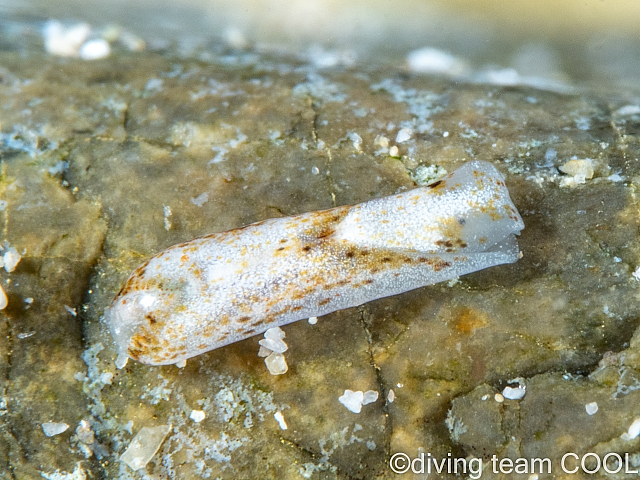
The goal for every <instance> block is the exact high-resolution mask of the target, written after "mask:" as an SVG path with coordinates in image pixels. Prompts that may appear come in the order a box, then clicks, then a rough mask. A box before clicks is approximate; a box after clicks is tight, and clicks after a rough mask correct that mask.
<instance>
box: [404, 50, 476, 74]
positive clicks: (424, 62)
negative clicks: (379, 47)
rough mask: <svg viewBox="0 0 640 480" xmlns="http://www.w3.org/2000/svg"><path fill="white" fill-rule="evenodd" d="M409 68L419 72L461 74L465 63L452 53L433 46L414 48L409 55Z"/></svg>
mask: <svg viewBox="0 0 640 480" xmlns="http://www.w3.org/2000/svg"><path fill="white" fill-rule="evenodd" d="M407 65H408V66H409V70H411V71H412V72H418V73H440V74H446V75H459V74H461V73H462V72H464V70H465V64H464V62H462V61H461V60H459V59H458V58H456V57H454V56H453V55H451V54H450V53H447V52H443V51H442V50H438V49H436V48H432V47H426V48H420V49H418V50H413V51H411V52H409V54H408V55H407Z"/></svg>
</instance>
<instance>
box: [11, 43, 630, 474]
mask: <svg viewBox="0 0 640 480" xmlns="http://www.w3.org/2000/svg"><path fill="white" fill-rule="evenodd" d="M0 66H1V70H0V71H1V72H2V77H1V83H0V160H1V161H2V178H1V179H0V200H3V201H6V202H7V205H6V208H5V209H4V210H2V212H0V215H1V220H2V225H3V237H2V240H5V239H6V240H7V241H8V242H9V243H10V245H11V246H15V247H16V248H17V249H18V251H19V252H23V251H25V253H24V254H23V260H22V262H21V263H20V264H19V265H18V268H17V269H16V271H15V272H13V273H10V274H7V273H6V272H4V271H1V272H0V279H1V281H2V285H3V288H5V290H6V291H7V294H8V296H9V307H8V308H7V309H6V310H4V311H3V312H2V313H0V319H1V323H0V329H1V330H2V332H1V333H2V335H1V336H0V348H1V349H2V352H3V355H2V356H1V357H0V358H1V359H0V368H1V370H2V379H3V380H2V382H3V384H2V390H3V397H2V399H3V403H2V404H1V405H0V406H1V408H0V438H1V440H0V470H3V472H2V473H1V474H0V478H38V477H39V475H40V473H39V472H45V473H51V472H54V471H55V470H56V469H60V471H64V472H72V471H74V469H75V468H77V466H76V465H77V462H82V464H81V468H82V469H84V471H86V472H87V474H88V473H89V472H90V473H91V475H92V476H93V478H123V479H125V478H142V476H141V473H140V472H138V473H135V474H134V473H133V472H132V471H131V470H130V469H128V467H127V466H125V465H122V464H120V462H118V456H119V455H120V454H121V453H122V452H123V451H124V450H125V449H126V446H127V444H128V443H129V441H130V440H131V438H132V437H133V435H135V433H136V432H137V431H139V430H140V428H142V427H145V426H149V427H151V426H157V425H166V424H171V425H172V426H173V429H172V432H171V433H170V435H169V437H168V438H167V440H166V441H165V443H164V444H163V446H162V447H161V449H160V452H159V453H158V455H156V456H155V457H154V460H153V461H152V462H151V463H149V464H148V465H147V467H146V469H144V470H142V471H141V472H142V473H145V472H146V474H149V475H152V474H153V475H158V476H159V477H157V478H164V477H165V476H169V477H172V478H184V479H191V478H225V479H226V478H229V479H231V478H285V479H286V478H291V479H295V478H301V477H303V478H314V479H320V478H322V479H325V478H326V479H332V478H339V479H346V478H350V479H352V478H395V476H396V475H395V474H394V473H393V472H392V471H391V470H390V468H389V465H388V460H389V457H390V456H391V455H392V454H393V453H396V452H406V453H408V454H409V455H415V454H416V453H417V452H418V449H422V450H423V451H428V452H430V453H431V454H432V455H434V456H436V457H438V458H441V457H443V456H446V455H447V453H452V454H453V455H454V456H456V457H464V456H466V455H476V456H481V457H482V458H483V459H484V460H485V461H486V460H488V459H489V458H490V457H491V455H493V454H496V455H498V456H501V457H507V456H508V457H510V458H516V457H520V456H524V457H527V456H543V457H550V458H552V459H554V462H555V461H557V459H558V458H559V457H561V456H562V454H563V453H565V452H567V451H575V452H577V453H582V452H586V451H595V450H597V451H599V452H603V453H607V452H611V451H616V452H630V453H634V452H636V453H637V452H638V451H639V448H640V445H639V443H638V442H640V440H638V439H636V440H634V441H630V442H625V441H624V440H622V439H620V438H619V437H620V435H621V434H622V433H624V432H625V431H626V430H627V428H628V427H629V425H630V424H631V423H632V422H633V420H634V418H636V417H638V416H640V410H639V409H638V405H640V402H639V401H638V400H639V399H640V392H638V390H639V389H640V361H639V360H638V359H639V358H640V353H639V350H638V342H639V340H638V334H637V333H636V337H635V339H634V340H633V341H632V337H633V335H634V331H636V329H637V328H638V326H639V325H640V304H639V303H638V299H639V296H638V294H639V288H640V282H639V281H638V280H637V279H636V278H634V277H633V276H632V272H634V270H635V269H636V267H637V266H638V264H639V263H640V246H639V243H638V233H639V227H640V218H639V217H638V206H639V205H638V200H637V198H636V188H637V187H636V185H638V182H640V176H639V173H640V163H639V162H638V156H639V155H638V154H639V150H640V142H639V141H638V137H637V134H638V132H639V131H640V116H639V115H638V114H637V113H636V114H633V113H625V110H619V109H620V108H621V107H624V106H626V105H629V104H631V105H638V101H637V98H636V97H633V96H632V95H631V94H629V96H628V97H626V96H624V95H623V94H619V93H618V94H613V93H598V94H595V93H589V92H580V93H575V94H561V93H555V92H553V91H541V90H534V89H531V88H524V87H522V88H514V87H512V88H504V87H498V86H493V85H470V84H454V83H449V82H447V81H444V80H440V79H434V78H430V77H419V76H407V75H406V74H404V73H402V72H396V71H390V70H366V69H362V68H360V69H352V70H325V71H316V70H315V69H314V68H312V67H309V66H308V65H305V64H300V63H296V62H295V61H288V60H286V59H281V58H269V57H261V56H257V55H248V54H239V55H232V56H226V57H219V58H217V57H216V58H213V59H211V60H210V61H209V62H201V61H195V60H184V59H175V58H174V59H170V58H165V57H163V56H160V55H155V54H150V53H145V54H140V55H117V56H114V57H112V58H110V59H107V60H103V61H97V62H92V63H88V62H81V61H76V60H66V61H62V60H56V59H53V58H49V57H42V58H38V57H37V56H30V57H28V58H27V59H25V58H21V57H18V56H16V55H14V54H10V53H0ZM628 111H629V110H627V112H628ZM400 128H412V129H413V130H414V134H413V136H412V139H411V140H409V141H408V142H404V143H402V144H399V145H397V146H398V148H399V154H398V157H397V158H392V157H389V156H387V155H386V154H379V155H376V152H377V151H378V150H379V146H378V145H374V140H375V138H376V136H378V135H386V136H387V137H388V138H389V140H390V144H391V145H394V143H395V142H394V140H395V138H396V134H397V132H398V130H399V129H400ZM445 132H448V133H447V134H446V135H445ZM353 133H356V134H357V135H359V137H360V138H361V139H362V143H361V144H360V143H359V142H358V141H357V137H355V136H354V135H351V134H353ZM354 139H356V141H354ZM551 150H553V151H555V156H554V154H553V152H551ZM574 156H575V157H576V158H578V159H585V158H589V159H591V160H592V162H593V165H594V170H595V177H594V178H593V179H592V180H587V182H586V184H584V185H578V186H576V187H575V188H561V187H560V179H561V178H562V175H561V174H560V173H559V172H558V170H557V167H559V166H560V165H562V164H563V163H565V162H566V161H568V160H569V159H570V158H572V157H574ZM470 159H482V160H487V161H491V162H493V163H494V164H495V165H496V166H497V167H498V168H499V169H500V170H501V171H502V172H503V173H504V174H505V176H506V181H507V185H508V186H509V189H510V191H511V194H512V197H513V199H514V201H515V203H516V205H517V206H518V208H519V210H520V212H521V214H522V216H523V218H524V221H525V224H526V229H525V230H524V231H523V233H522V235H521V238H520V246H521V249H522V251H523V253H524V256H523V258H522V259H521V260H520V261H519V262H517V263H516V264H513V265H505V266H500V267H495V268H492V269H489V270H484V271H481V272H477V273H474V274H471V275H468V276H465V277H463V278H461V279H460V281H459V282H458V283H453V282H452V283H450V284H440V285H435V286H432V287H427V288H423V289H419V290H415V291H412V292H407V293H406V294H402V295H398V296H395V297H391V298H386V299H381V300H378V301H375V302H371V303H369V304H366V305H363V306H361V307H357V308H352V309H348V310H344V311H341V312H336V313H334V314H331V315H327V316H325V317H322V318H320V319H319V321H318V323H317V324H316V325H309V324H308V323H307V322H304V321H302V322H298V323H295V324H292V325H289V326H286V327H284V330H285V331H286V334H287V337H286V342H287V344H288V345H289V350H288V351H287V352H286V353H285V356H286V359H287V363H288V365H289V371H288V372H287V373H286V374H285V375H282V376H271V375H269V373H268V371H267V369H266V366H265V364H264V361H263V359H262V358H259V357H258V356H257V352H258V349H259V345H258V340H259V338H260V337H254V338H250V339H248V340H246V341H243V342H239V343H236V344H233V345H230V346H227V347H225V348H223V349H219V350H217V351H213V352H210V353H208V354H205V355H202V356H200V357H198V358H195V359H192V360H190V361H188V362H187V366H186V367H185V368H184V369H178V368H176V367H174V366H166V367H149V366H145V365H141V364H137V363H135V362H130V363H129V364H128V365H127V366H126V367H125V368H124V369H122V370H116V369H115V366H114V363H113V360H114V358H115V351H114V346H113V343H112V340H111V338H110V335H109V333H108V332H107V331H106V329H105V328H104V326H103V325H102V324H101V322H100V317H101V315H102V312H103V310H104V308H105V307H106V306H107V305H108V303H109V302H110V300H111V299H112V298H113V296H114V294H115V293H116V292H117V291H118V289H119V287H120V285H121V284H122V282H123V281H124V280H125V279H126V278H127V276H128V275H129V274H130V272H131V271H132V270H133V269H134V268H136V267H137V266H138V265H139V264H140V263H142V261H143V260H144V259H146V258H148V257H149V256H150V255H152V254H155V253H157V252H159V251H160V250H162V249H164V248H166V247H168V246H170V245H172V244H174V243H178V242H182V241H186V240H189V239H191V238H193V237H196V236H199V235H203V234H207V233H211V232H215V231H221V230H225V229H230V228H235V227H239V226H242V225H245V224H247V223H251V222H255V221H259V220H262V219H265V218H271V217H278V216H285V215H293V214H297V213H302V212H306V211H312V210H318V209H323V208H328V207H332V206H335V205H343V204H349V203H356V202H360V201H364V200H368V199H371V198H374V197H379V196H384V195H389V194H392V193H394V192H397V191H399V190H400V189H407V188H412V187H413V186H414V183H413V182H412V180H411V176H410V174H411V173H412V172H413V171H414V170H415V168H417V167H418V166H419V165H421V164H424V165H432V164H437V165H440V166H442V167H444V168H445V169H447V170H448V171H453V170H454V169H455V168H456V167H457V166H459V165H461V164H462V163H463V162H465V161H467V160H470ZM59 162H68V163H62V164H61V163H59ZM314 167H315V168H316V169H317V173H315V172H316V170H315V169H314ZM612 174H618V175H619V176H620V177H621V179H620V180H618V179H617V177H613V179H609V178H608V177H609V176H610V175H612ZM203 193H207V196H208V200H207V201H206V202H205V203H203V204H202V206H200V207H199V206H197V205H196V204H195V203H194V202H192V201H191V199H195V198H197V197H199V196H200V195H201V194H203ZM169 212H170V214H169ZM8 280H10V283H7V281H8ZM27 297H33V298H34V302H33V304H31V306H30V307H29V308H27V304H25V302H24V299H25V298H27ZM65 305H67V306H68V307H70V308H76V310H77V312H78V315H77V316H76V317H74V316H72V315H71V314H70V313H69V312H68V311H67V310H66V309H65V307H64V306H65ZM28 331H35V332H36V333H35V334H34V335H32V336H30V337H28V338H24V339H19V338H18V337H17V335H18V334H19V333H24V332H28ZM608 352H617V353H614V354H611V353H608ZM599 364H600V366H599ZM78 372H79V373H78ZM105 373H107V374H112V375H113V377H112V378H111V376H110V375H105ZM515 377H523V378H524V379H525V383H526V385H527V393H526V395H525V397H524V399H522V400H521V401H509V400H507V401H505V402H504V404H497V403H496V402H495V400H494V399H493V395H494V394H495V393H497V392H499V391H501V390H502V388H504V386H506V385H507V384H508V382H509V381H510V380H512V379H513V378H515ZM346 389H351V390H362V391H366V390H376V391H379V392H380V398H379V400H378V401H376V402H375V403H372V404H370V405H365V406H364V407H363V409H362V412H361V413H360V414H354V413H352V412H349V411H348V410H347V409H346V408H344V407H343V406H342V405H341V404H340V403H339V402H338V397H339V396H341V395H342V394H343V392H344V390H346ZM390 389H393V390H394V393H395V401H394V402H393V403H390V404H387V403H385V401H384V399H386V398H387V394H388V392H389V390H390ZM485 395H489V398H488V399H486V400H482V398H483V397H484V396H485ZM593 401H597V402H598V405H599V407H600V409H599V411H598V413H597V414H596V415H594V416H588V415H587V414H586V412H585V408H584V405H585V404H586V403H590V402H593ZM193 409H196V410H203V411H204V412H205V414H206V418H205V420H203V421H202V422H200V423H197V424H196V423H194V422H193V421H192V420H190V419H189V415H190V412H191V410H193ZM278 411H280V412H282V415H283V416H284V419H285V420H286V423H287V425H288V429H287V430H281V429H280V427H279V425H278V422H277V421H276V420H275V419H274V417H273V415H274V413H276V412H278ZM83 419H84V420H86V421H88V422H89V424H90V425H91V429H92V431H93V432H95V441H94V442H91V441H90V440H91V439H90V438H89V439H87V437H86V436H85V435H78V434H76V433H75V429H76V427H77V426H78V424H79V422H80V420H83ZM46 421H56V422H66V423H68V424H69V425H72V428H70V429H69V430H67V431H66V432H64V433H63V434H61V435H58V436H56V437H51V438H47V437H45V436H44V434H43V433H42V429H41V428H40V425H41V423H42V422H46ZM129 422H132V423H129ZM556 466H557V464H556ZM148 478H151V477H148ZM154 478H156V477H154ZM430 478H431V477H430ZM434 478H437V477H434ZM483 478H491V477H490V476H489V473H487V474H486V476H483Z"/></svg>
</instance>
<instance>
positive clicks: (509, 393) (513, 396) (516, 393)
mask: <svg viewBox="0 0 640 480" xmlns="http://www.w3.org/2000/svg"><path fill="white" fill-rule="evenodd" d="M525 393H527V390H526V387H525V386H524V385H518V386H517V387H515V388H512V387H505V388H504V390H502V396H503V397H504V398H508V399H509V400H520V399H522V398H523V397H524V395H525Z"/></svg>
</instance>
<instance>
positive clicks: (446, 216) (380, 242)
mask: <svg viewBox="0 0 640 480" xmlns="http://www.w3.org/2000/svg"><path fill="white" fill-rule="evenodd" d="M523 228H524V224H523V222H522V219H521V218H520V215H519V214H518V211H517V210H516V208H515V206H514V205H513V203H512V201H511V199H510V198H509V192H508V190H507V188H506V186H505V183H504V178H503V177H502V175H501V174H500V173H499V172H498V171H497V170H496V168H495V167H494V166H493V165H491V164H490V163H486V162H479V161H474V162H469V163H466V164H464V165H463V166H462V167H460V168H459V169H457V170H456V171H454V172H453V173H451V174H449V175H448V176H446V177H445V178H443V179H441V180H439V181H438V182H436V183H433V184H431V185H429V186H425V187H419V188H416V189H414V190H409V191H405V192H402V193H399V194H396V195H392V196H389V197H383V198H377V199H374V200H370V201H368V202H364V203H361V204H359V205H352V206H341V207H336V208H332V209H330V210H324V211H319V212H311V213H305V214H302V215H297V216H294V217H284V218H274V219H270V220H265V221H262V222H258V223H254V224H252V225H248V226H246V227H243V228H239V229H236V230H230V231H227V232H221V233H214V234H211V235H207V236H205V237H201V238H196V239H194V240H192V241H190V242H186V243H183V244H180V245H175V246H173V247H170V248H168V249H166V250H165V251H163V252H161V253H160V254H158V255H156V256H155V257H153V258H151V259H149V260H148V261H147V262H146V263H144V264H143V265H142V266H140V267H139V268H138V269H137V270H136V271H135V272H134V273H133V274H132V275H131V277H130V278H129V279H128V280H127V282H126V283H125V285H124V286H123V288H122V289H121V291H120V293H118V294H117V295H116V297H115V299H114V300H113V302H112V304H111V306H110V307H109V308H108V309H107V310H106V311H105V321H106V323H107V324H108V325H109V327H110V329H111V332H112V334H113V337H114V339H115V340H116V343H117V345H118V348H119V351H120V353H123V354H126V355H127V356H129V357H130V358H133V359H135V360H138V361H140V362H143V363H147V364H151V365H170V364H175V363H176V362H179V361H181V360H184V359H187V358H191V357H194V356H196V355H199V354H201V353H204V352H207V351H209V350H212V349H214V348H218V347H222V346H224V345H227V344H229V343H232V342H236V341H239V340H243V339H245V338H248V337H250V336H253V335H257V334H260V333H262V332H265V331H266V330H268V329H269V328H273V327H276V326H281V325H285V324H288V323H291V322H294V321H297V320H301V319H307V318H309V317H317V316H320V315H326V314H327V313H331V312H334V311H336V310H340V309H344V308H348V307H353V306H357V305H362V304H363V303H366V302H369V301H371V300H374V299H377V298H382V297H386V296H389V295H396V294H398V293H402V292H406V291H408V290H412V289H414V288H418V287H422V286H425V285H431V284H434V283H438V282H443V281H448V280H450V279H452V278H455V277H458V276H460V275H464V274H467V273H471V272H475V271H477V270H481V269H484V268H488V267H492V266H495V265H500V264H504V263H513V262H515V261H517V260H518V259H519V258H520V252H519V251H518V245H517V243H516V239H515V235H516V234H519V232H520V230H522V229H523ZM203 299H207V301H206V302H205V301H203ZM249 299H250V300H249ZM260 343H261V344H263V346H266V347H267V348H269V349H272V348H271V347H274V345H273V344H271V346H269V345H264V344H265V343H267V342H262V341H261V342H260ZM278 355H280V356H278ZM265 362H266V363H267V367H268V368H269V371H270V372H271V373H274V371H275V372H279V373H284V371H286V362H285V361H284V357H282V355H281V354H278V353H277V352H274V353H273V354H271V355H269V357H267V359H266V360H265Z"/></svg>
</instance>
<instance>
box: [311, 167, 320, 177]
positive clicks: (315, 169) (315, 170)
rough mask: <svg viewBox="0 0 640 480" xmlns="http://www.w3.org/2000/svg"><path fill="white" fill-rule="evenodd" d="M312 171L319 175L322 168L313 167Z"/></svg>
mask: <svg viewBox="0 0 640 480" xmlns="http://www.w3.org/2000/svg"><path fill="white" fill-rule="evenodd" d="M311 173H313V174H314V175H318V174H319V173H320V170H318V167H312V168H311Z"/></svg>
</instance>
